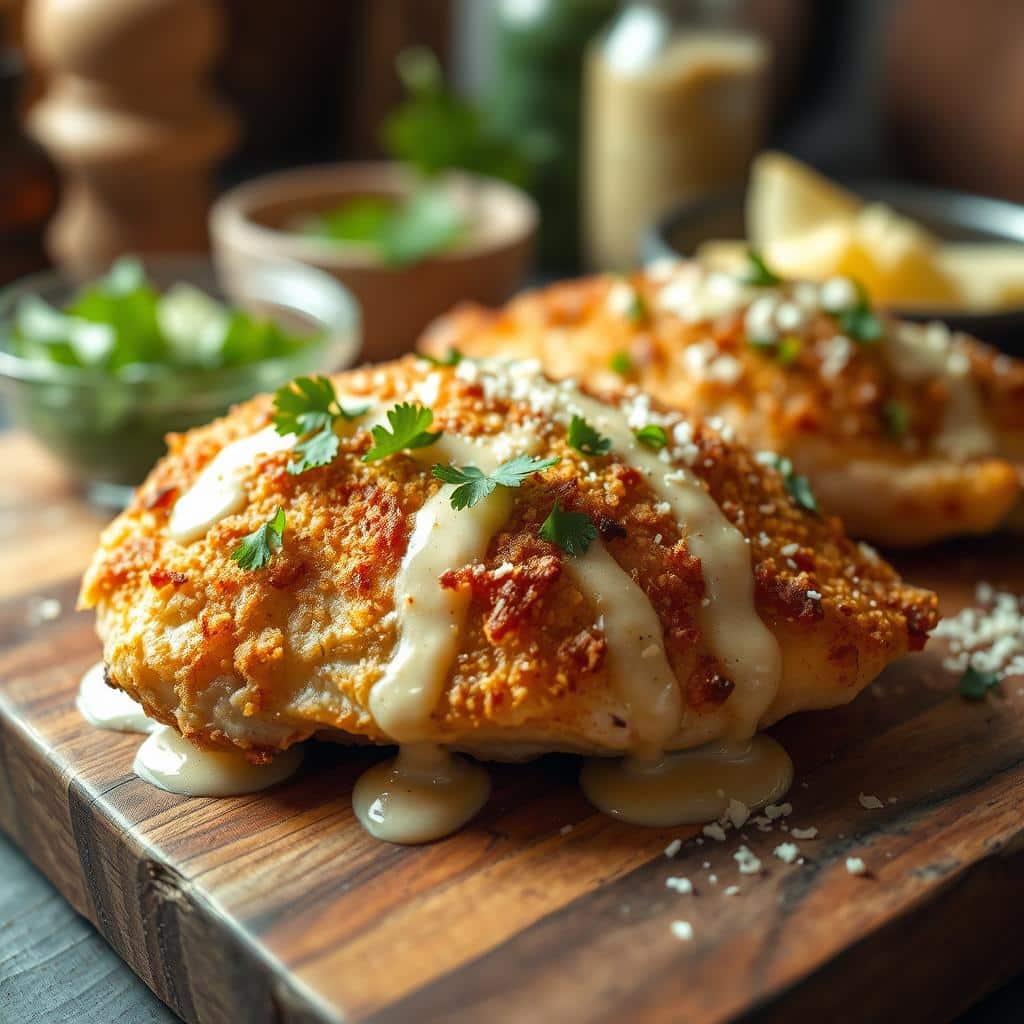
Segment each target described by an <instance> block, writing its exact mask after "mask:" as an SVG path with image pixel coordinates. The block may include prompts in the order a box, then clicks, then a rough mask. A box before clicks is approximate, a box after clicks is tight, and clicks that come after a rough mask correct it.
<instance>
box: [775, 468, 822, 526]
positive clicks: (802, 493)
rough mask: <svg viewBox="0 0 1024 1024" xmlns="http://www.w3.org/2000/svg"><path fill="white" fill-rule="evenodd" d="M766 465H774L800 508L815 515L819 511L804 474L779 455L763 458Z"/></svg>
mask: <svg viewBox="0 0 1024 1024" xmlns="http://www.w3.org/2000/svg"><path fill="white" fill-rule="evenodd" d="M764 461H765V462H766V464H767V465H770V466H774V467H775V468H776V469H777V470H778V471H779V474H780V475H781V476H782V482H783V483H784V484H785V486H786V490H787V491H788V492H789V496H790V497H791V498H792V499H793V500H794V501H795V502H796V503H797V504H798V505H799V506H800V507H801V508H802V509H806V510H807V511H808V512H813V513H815V515H817V514H818V513H819V512H820V509H819V508H818V501H817V499H816V498H815V497H814V491H812V490H811V483H810V481H809V480H808V479H807V477H805V476H801V475H800V474H799V473H797V472H796V470H794V469H793V463H792V462H791V461H790V460H789V459H787V458H784V457H783V456H781V455H774V454H773V455H772V456H771V458H770V459H765V460H764Z"/></svg>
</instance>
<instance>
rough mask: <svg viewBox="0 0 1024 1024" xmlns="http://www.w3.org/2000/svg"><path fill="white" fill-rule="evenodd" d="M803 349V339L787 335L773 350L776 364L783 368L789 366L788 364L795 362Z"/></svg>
mask: <svg viewBox="0 0 1024 1024" xmlns="http://www.w3.org/2000/svg"><path fill="white" fill-rule="evenodd" d="M803 347H804V342H803V338H800V337H798V336H797V335H795V334H787V335H786V336H785V337H784V338H783V339H782V340H781V341H780V342H779V346H778V348H777V349H776V350H775V360H776V362H778V363H781V364H782V365H783V366H789V364H790V363H792V362H795V360H796V358H797V357H798V356H799V355H800V353H801V352H802V351H803Z"/></svg>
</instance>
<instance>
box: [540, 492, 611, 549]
mask: <svg viewBox="0 0 1024 1024" xmlns="http://www.w3.org/2000/svg"><path fill="white" fill-rule="evenodd" d="M537 533H538V536H540V537H542V538H543V539H544V540H546V541H550V542H551V543H552V544H556V545H558V547H560V548H561V549H562V550H563V551H564V552H565V553H566V554H567V555H571V556H572V557H573V558H576V557H578V556H579V555H584V554H586V552H587V549H588V548H589V547H590V545H591V544H592V543H593V542H594V541H595V540H596V539H597V527H596V526H594V524H593V522H592V521H591V519H590V516H588V515H585V514H584V513H582V512H567V511H566V510H565V509H563V508H562V506H561V504H560V503H559V502H558V501H557V500H556V501H555V504H554V506H553V507H552V509H551V511H550V512H549V513H548V517H547V519H545V520H544V522H543V523H541V524H540V529H539V530H538V531H537Z"/></svg>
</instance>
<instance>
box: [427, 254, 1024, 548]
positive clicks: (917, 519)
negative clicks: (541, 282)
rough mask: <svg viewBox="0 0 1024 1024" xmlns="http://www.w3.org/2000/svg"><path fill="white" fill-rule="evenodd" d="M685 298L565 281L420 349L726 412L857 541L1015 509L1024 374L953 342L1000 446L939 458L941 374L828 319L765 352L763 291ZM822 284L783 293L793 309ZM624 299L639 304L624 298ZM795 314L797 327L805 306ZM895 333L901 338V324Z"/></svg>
mask: <svg viewBox="0 0 1024 1024" xmlns="http://www.w3.org/2000/svg"><path fill="white" fill-rule="evenodd" d="M677 267H679V268H681V271H679V272H683V273H686V272H689V270H690V269H694V270H695V269H696V268H695V265H693V264H685V263H681V264H678V265H677ZM718 276H719V278H721V277H724V275H718ZM671 287H672V278H671V277H669V276H668V275H666V274H665V273H664V272H662V273H657V272H655V271H654V270H652V271H639V272H637V273H635V274H632V275H629V276H628V277H609V276H597V277H591V278H584V279H581V280H577V281H568V282H561V283H558V284H555V285H552V286H550V287H547V288H543V289H540V290H538V291H534V292H531V293H527V294H524V295H522V296H519V297H517V298H516V299H514V300H513V301H512V302H511V303H509V305H508V306H506V307H505V308H504V309H501V310H487V309H484V308H481V307H478V306H464V307H461V308H459V309H457V310H456V311H455V312H453V313H452V314H449V315H448V316H446V317H444V318H442V319H441V320H440V321H438V322H437V323H435V324H434V325H433V326H432V328H431V329H430V330H428V332H427V333H426V335H425V336H424V338H423V340H422V343H421V348H422V349H423V351H426V352H431V353H433V354H434V355H440V354H443V353H445V352H447V351H448V350H449V349H451V348H454V349H457V350H458V351H460V352H463V353H465V354H466V355H469V356H501V357H513V358H531V359H537V360H539V361H540V363H541V365H542V366H543V368H544V370H545V372H546V373H548V374H550V375H551V376H554V377H557V378H561V377H571V378H575V379H577V380H581V381H583V382H585V383H586V384H588V385H590V386H592V387H596V388H599V389H602V390H613V389H617V388H619V389H620V388H622V387H623V386H624V385H632V386H636V387H639V388H640V389H642V390H644V391H646V392H648V393H650V394H651V395H653V396H655V397H656V398H658V399H659V400H660V401H662V402H664V403H665V404H666V405H668V406H670V407H673V408H677V409H680V410H682V411H684V412H686V413H688V414H690V415H695V416H701V417H706V416H711V415H716V416H720V417H722V418H723V419H724V420H725V421H726V422H728V423H729V424H730V425H731V426H732V427H733V428H734V429H735V430H736V431H737V433H738V435H739V436H740V437H741V438H742V439H743V440H745V441H746V442H747V443H749V444H750V445H752V446H754V447H756V448H759V449H760V448H769V449H773V450H775V451H778V452H781V453H783V454H785V455H787V456H789V457H790V458H792V459H793V461H794V463H795V464H796V465H797V468H798V469H799V470H800V471H801V472H803V473H806V474H807V475H808V476H810V477H811V479H812V482H813V483H814V485H815V489H816V491H817V493H818V495H819V497H820V498H821V499H822V500H823V502H824V504H825V506H826V507H827V508H828V509H829V510H830V511H832V512H833V513H835V514H838V515H839V516H840V517H841V518H842V519H843V522H844V525H845V526H846V528H847V529H848V530H849V531H850V533H851V534H853V535H854V536H856V537H862V538H865V539H868V540H873V541H875V542H878V543H882V544H893V545H914V544H924V543H929V542H932V541H934V540H936V539H939V538H942V537H948V536H953V535H957V534H965V533H984V532H988V531H991V530H993V529H996V528H998V527H999V526H1000V525H1003V524H1004V523H1006V522H1007V520H1008V518H1009V517H1010V516H1011V515H1014V514H1016V511H1015V508H1019V505H1018V502H1019V500H1020V497H1021V489H1022V479H1024V363H1022V362H1020V361H1019V360H1015V359H1011V358H1010V357H1008V356H1006V355H1003V354H1001V353H999V352H997V351H995V350H993V349H992V348H990V347H988V346H986V345H983V344H981V343H980V342H977V341H974V340H973V339H970V338H967V337H965V336H954V337H952V338H950V339H949V344H951V345H952V346H954V347H955V348H956V349H957V350H958V351H960V352H962V353H963V355H964V356H965V357H966V360H967V363H966V364H965V365H966V367H967V368H968V376H969V378H970V380H971V381H973V385H974V388H975V389H976V393H977V396H978V399H979V403H980V406H981V408H982V410H983V412H984V414H985V416H986V418H987V420H988V422H989V423H990V425H991V430H992V435H993V440H994V444H993V445H992V446H991V450H989V451H981V452H979V453H976V454H973V455H972V456H971V457H967V458H956V457H950V456H949V455H948V454H947V453H945V452H944V451H942V450H941V448H940V447H937V440H938V435H939V432H940V426H941V424H942V422H943V418H944V416H945V414H946V411H947V407H948V405H949V403H950V401H951V395H950V387H949V381H948V380H947V379H944V377H943V376H942V375H941V374H936V373H927V372H925V373H920V374H913V375H910V376H909V377H908V376H907V375H901V374H900V373H897V372H895V371H894V369H893V366H892V365H891V361H890V360H888V359H887V358H886V346H885V345H884V344H881V343H869V344H858V343H857V342H856V341H855V340H851V339H850V338H849V337H848V336H846V335H845V334H844V333H843V328H842V324H841V323H839V322H837V318H836V317H835V316H831V315H828V314H827V313H825V312H823V311H821V310H820V309H818V310H816V311H813V312H812V314H811V315H810V316H809V317H807V319H806V322H801V323H799V327H798V329H797V331H796V332H794V333H793V334H790V335H788V336H787V333H786V331H785V330H784V329H779V330H777V332H776V333H777V335H778V341H779V344H772V345H760V346H758V345H756V344H751V343H750V337H749V334H750V331H749V321H748V319H747V313H748V310H749V308H750V306H751V305H752V302H754V301H757V295H758V290H756V289H753V290H751V289H748V290H747V293H746V295H745V296H741V297H740V299H739V300H738V301H737V302H736V303H734V304H732V305H731V306H730V304H729V303H722V304H721V308H720V309H718V310H716V311H714V312H715V315H710V316H708V317H702V316H701V315H700V313H699V312H697V311H694V312H692V313H691V311H690V310H688V309H687V308H686V302H685V300H684V301H683V302H678V301H670V299H668V298H666V289H670V288H671ZM808 287H811V288H813V286H808V285H806V284H803V285H801V284H799V283H798V284H796V285H784V286H783V287H782V288H781V289H779V290H778V291H777V292H775V294H778V295H779V296H780V298H781V300H783V301H785V300H787V299H788V300H792V299H793V298H794V293H796V297H797V298H799V297H800V293H799V291H798V289H800V288H804V289H806V288H808ZM624 292H625V293H627V295H628V294H629V293H630V292H631V293H632V296H631V297H629V298H627V300H625V301H619V297H620V296H621V295H622V294H623V293H624ZM765 293H766V294H770V293H772V290H771V289H768V290H766V291H765ZM752 296H753V298H752ZM797 312H799V310H798V309H797ZM789 313H790V314H791V315H793V316H794V319H795V320H796V319H797V317H796V314H795V313H794V303H793V302H792V301H790V302H789ZM881 322H882V323H883V325H884V327H885V330H886V333H887V334H892V333H893V332H896V331H899V330H900V329H901V325H900V324H899V323H898V322H897V321H895V320H893V319H891V318H888V317H884V316H882V317H881ZM911 329H912V330H913V328H911ZM935 329H936V330H938V331H939V332H940V333H941V331H942V328H941V326H939V325H937V326H936V328H935ZM794 338H795V339H796V340H795V341H794ZM616 370H618V371H619V372H616ZM968 429H969V428H968Z"/></svg>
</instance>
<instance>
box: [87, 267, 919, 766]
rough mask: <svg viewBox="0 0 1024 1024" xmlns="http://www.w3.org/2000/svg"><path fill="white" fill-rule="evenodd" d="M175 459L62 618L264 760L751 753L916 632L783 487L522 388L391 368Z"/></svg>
mask: <svg viewBox="0 0 1024 1024" xmlns="http://www.w3.org/2000/svg"><path fill="white" fill-rule="evenodd" d="M604 290H606V289H605V286H604V284H598V283H596V282H594V283H590V284H587V285H581V286H577V287H576V289H575V291H576V292H577V293H578V294H579V295H580V297H581V299H582V298H583V297H584V296H585V295H586V294H587V293H588V292H589V291H595V293H596V292H598V291H604ZM558 294H559V293H557V292H556V293H553V295H552V301H554V299H555V298H556V297H557V296H558ZM562 294H563V296H564V295H566V294H568V293H564V292H563V293H562ZM602 301H604V300H602ZM544 305H547V304H544ZM528 308H530V306H529V304H527V306H526V307H524V309H528ZM547 313H550V310H547ZM509 315H510V316H511V315H513V314H509ZM303 417H305V418H303ZM275 422H276V428H275ZM291 428H296V429H298V430H299V432H300V434H301V436H300V437H299V438H298V439H297V438H296V436H295V434H294V433H292V432H290V430H291ZM169 442H170V451H169V454H168V455H167V456H166V457H165V458H164V459H163V460H162V461H161V462H160V463H159V464H158V465H157V467H156V468H155V469H154V470H153V472H152V473H151V474H150V476H149V478H148V479H147V480H146V482H145V483H144V484H143V485H142V486H141V487H140V488H139V490H138V492H137V494H136V496H135V499H134V501H133V503H132V505H131V506H130V507H129V508H128V509H127V510H126V511H125V512H124V513H122V514H121V515H120V516H118V518H117V519H115V520H114V522H113V523H112V524H111V525H110V526H109V527H108V528H107V529H106V530H105V531H104V533H103V536H102V541H101V544H100V548H99V550H98V551H97V553H96V555H95V558H94V560H93V562H92V565H91V567H90V568H89V570H88V573H87V575H86V577H85V580H84V583H83V587H82V594H81V605H82V606H83V607H86V608H95V609H96V613H97V625H98V630H99V633H100V636H101V637H102V640H103V656H104V662H105V665H106V673H107V679H108V681H109V682H110V683H111V684H112V685H113V686H116V687H119V688H121V689H122V690H124V691H126V692H128V693H129V694H130V695H132V696H133V697H134V698H136V699H137V700H138V701H140V702H141V703H142V705H143V706H144V708H145V710H146V712H147V713H148V714H149V715H150V716H152V717H154V718H156V719H158V720H160V721H161V722H164V723H167V724H170V725H172V726H174V727H176V728H177V729H178V730H180V732H181V733H182V734H183V735H184V736H186V737H187V738H188V739H190V740H192V741H193V742H194V743H196V744H198V745H200V746H203V747H207V748H214V749H234V748H236V747H237V748H242V749H243V750H245V751H246V752H247V753H248V755H249V756H250V758H253V759H257V760H258V759H260V758H265V757H267V756H269V755H272V754H273V753H274V752H275V751H278V750H281V749H283V748H286V747H288V746H289V745H290V744H293V743H295V742H297V741H300V740H303V739H306V738H307V737H310V736H312V735H314V734H325V733H326V734H330V735H333V736H335V737H340V738H360V739H362V740H366V741H370V742H372V743H388V742H393V741H395V740H398V741H401V742H403V743H404V742H407V741H408V742H414V741H415V742H419V741H430V742H436V743H442V744H445V745H448V746H450V747H453V748H456V749H464V750H470V751H476V752H480V753H482V754H483V755H484V756H494V757H514V756H517V755H519V754H524V753H533V752H539V751H547V750H565V751H579V752H593V753H599V754H616V753H623V752H628V751H636V750H639V749H663V750H671V749H680V748H688V747H691V746H694V745H696V744H702V743H706V742H708V741H711V740H714V739H716V738H718V737H722V736H727V735H738V736H741V737H742V736H749V735H750V734H752V733H753V731H754V730H755V729H757V728H760V727H763V726H765V725H767V724H769V723H771V722H773V721H775V720H777V719H778V718H780V717H782V716H783V715H786V714H789V713H790V712H794V711H799V710H802V709H806V708H823V707H829V706H832V705H837V704H842V703H845V702H847V701H849V700H851V699H852V698H853V697H854V695H855V694H856V693H857V692H858V691H859V690H860V689H861V688H862V687H864V686H865V685H866V684H867V683H868V682H869V681H870V680H871V679H873V678H874V677H875V676H876V675H877V674H878V673H879V672H880V671H881V670H882V669H883V668H884V667H885V666H886V665H887V664H888V663H889V662H891V661H892V660H893V659H895V658H898V657H900V656H901V655H903V654H905V653H907V652H908V651H915V650H918V649H920V648H921V647H922V646H923V644H924V642H925V640H926V637H927V635H928V632H929V630H930V629H932V627H933V626H934V625H935V623H936V618H937V612H936V598H935V596H934V595H933V594H931V593H930V592H927V591H924V590H919V589H916V588H914V587H911V586H908V585H906V584H904V583H903V582H902V581H901V580H900V578H899V576H898V575H897V574H896V572H895V571H894V570H893V569H892V568H891V567H890V566H889V565H888V564H887V563H886V562H885V561H883V560H882V559H881V558H880V557H879V556H878V555H877V554H876V553H874V552H873V551H872V550H871V549H869V548H867V547H866V546H864V545H861V544H858V543H855V542H853V541H852V540H850V539H849V538H848V537H847V536H846V535H845V534H844V533H843V531H842V529H841V527H840V524H839V522H838V520H836V519H835V518H832V517H830V516H828V515H827V514H824V513H823V512H822V511H820V510H819V509H818V508H817V506H816V503H815V501H814V497H813V494H812V493H811V492H810V491H809V489H808V488H807V484H806V481H805V480H803V479H802V478H800V477H799V476H798V475H796V474H795V473H794V472H793V470H792V468H791V467H790V466H788V465H787V464H786V463H785V462H784V461H782V462H781V463H780V462H779V460H777V459H775V458H774V457H773V456H771V455H769V454H767V453H759V454H755V453H752V452H751V451H749V450H748V449H746V448H744V447H743V446H742V445H740V444H739V443H737V442H736V441H734V440H733V439H732V436H731V431H730V429H729V428H728V427H727V426H725V425H724V424H721V423H718V424H717V425H716V424H714V423H702V422H698V421H694V420H691V419H688V418H686V417H684V416H683V415H681V414H680V413H678V412H670V411H666V410H664V409H663V408H662V407H660V406H658V405H656V404H655V403H653V402H652V401H651V400H649V399H648V398H646V397H644V396H632V397H629V398H620V399H616V400H615V402H614V403H605V402H603V401H601V400H599V399H598V398H595V397H593V396H592V395H591V394H588V393H585V392H583V391H581V390H580V389H578V388H577V387H576V386H574V385H573V384H571V383H570V382H564V381H563V382H560V383H552V382H550V381H549V380H548V379H547V378H545V377H543V376H541V375H540V374H539V373H538V372H537V370H536V368H535V367H533V366H530V365H529V364H498V363H491V362H475V361H470V360H464V361H462V362H461V363H459V364H458V365H453V366H439V365H431V364H429V363H428V362H427V361H425V360H421V359H418V358H414V357H409V358H406V359H404V360H402V361H400V362H396V363H391V364H386V365H383V366H380V367H377V368H370V369H366V370H359V371H354V372H349V373H345V374H340V375H337V376H335V377H333V378H330V380H329V381H327V380H325V379H323V378H320V379H319V380H314V381H308V380H304V381H299V382H296V383H295V384H294V385H293V387H292V388H291V389H290V390H289V391H288V392H287V394H283V393H279V396H278V398H277V399H276V406H275V404H274V403H273V402H272V399H271V397H270V396H262V397H259V398H256V399H253V400H252V401H250V402H247V403H245V404H243V405H241V406H239V407H237V408H236V409H234V410H233V411H232V412H231V413H230V414H229V415H228V416H226V417H224V418H223V419H220V420H218V421H216V422H214V423H212V424H210V425H209V426H207V427H202V428H199V429H195V430H192V431H190V432H189V433H187V434H183V435H173V436H171V438H170V439H169ZM318 462H319V463H323V464H316V463H318Z"/></svg>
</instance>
